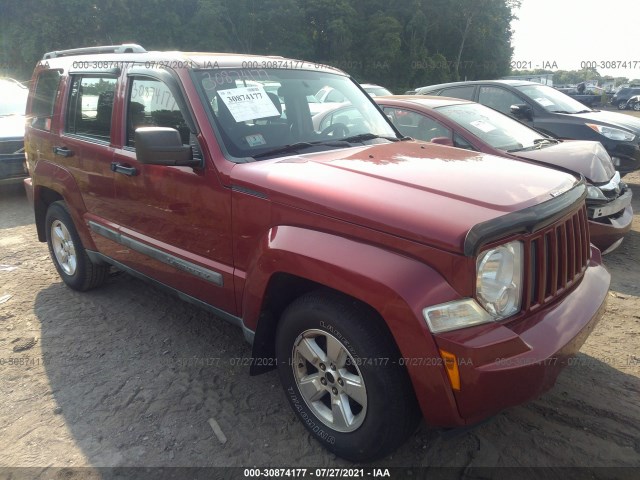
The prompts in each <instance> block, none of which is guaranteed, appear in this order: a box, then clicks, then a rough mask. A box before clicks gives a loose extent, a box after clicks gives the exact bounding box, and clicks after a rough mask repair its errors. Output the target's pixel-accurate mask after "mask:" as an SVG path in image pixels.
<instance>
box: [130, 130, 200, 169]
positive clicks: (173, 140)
mask: <svg viewBox="0 0 640 480" xmlns="http://www.w3.org/2000/svg"><path fill="white" fill-rule="evenodd" d="M135 146H136V158H137V159H138V161H139V162H140V163H145V164H148V165H167V166H169V165H171V166H184V167H197V166H200V164H201V161H200V160H194V159H193V152H192V151H191V146H190V145H183V144H182V139H181V138H180V133H178V131H177V130H176V129H175V128H166V127H141V128H137V129H136V133H135Z"/></svg>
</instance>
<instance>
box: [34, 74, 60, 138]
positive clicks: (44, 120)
mask: <svg viewBox="0 0 640 480" xmlns="http://www.w3.org/2000/svg"><path fill="white" fill-rule="evenodd" d="M61 78H62V75H61V74H60V72H59V71H58V70H46V71H44V72H42V73H41V74H40V76H39V77H38V79H37V80H36V89H35V92H34V95H33V102H32V104H31V116H32V117H33V118H32V120H31V126H32V127H33V128H37V129H39V130H47V131H49V130H51V118H52V117H53V108H54V106H55V103H56V96H57V93H58V86H59V85H60V79H61Z"/></svg>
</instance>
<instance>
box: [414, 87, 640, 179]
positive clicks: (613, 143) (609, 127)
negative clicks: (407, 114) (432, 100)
mask: <svg viewBox="0 0 640 480" xmlns="http://www.w3.org/2000/svg"><path fill="white" fill-rule="evenodd" d="M416 93H417V94H419V95H441V96H444V97H453V98H462V99H464V100H472V101H474V102H478V103H482V104H483V105H486V106H488V107H491V108H493V109H495V110H498V111H499V112H502V113H505V114H507V115H511V116H512V117H514V118H516V119H517V120H520V121H521V122H523V123H525V124H527V125H528V126H530V127H532V128H535V129H536V130H540V131H542V132H544V133H546V134H548V135H551V136H553V137H557V138H561V139H567V140H592V141H596V142H600V143H602V145H603V146H604V148H605V149H606V150H607V152H609V155H611V160H612V161H613V164H614V166H615V167H616V170H618V171H619V172H620V173H621V174H625V173H629V172H632V171H634V170H637V169H638V168H640V120H639V119H637V118H635V117H633V116H630V115H624V114H620V113H617V112H603V111H600V110H592V109H591V108H589V107H586V106H585V105H583V104H582V103H580V102H578V101H577V100H574V99H573V98H571V97H569V96H568V95H565V94H564V93H562V92H559V91H558V90H556V89H555V88H553V87H549V86H547V85H541V84H539V83H534V82H526V81H519V80H478V81H473V82H455V83H443V84H440V85H430V86H428V87H422V88H417V89H416Z"/></svg>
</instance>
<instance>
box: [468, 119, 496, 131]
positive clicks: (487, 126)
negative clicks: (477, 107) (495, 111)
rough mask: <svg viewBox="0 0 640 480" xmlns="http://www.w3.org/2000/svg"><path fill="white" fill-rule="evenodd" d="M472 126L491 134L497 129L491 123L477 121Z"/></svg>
mask: <svg viewBox="0 0 640 480" xmlns="http://www.w3.org/2000/svg"><path fill="white" fill-rule="evenodd" d="M471 125H473V126H474V127H476V128H477V129H478V130H482V131H483V132H485V133H489V132H491V131H493V130H495V129H496V127H494V126H493V125H491V124H490V123H487V122H485V121H483V120H475V121H473V122H471Z"/></svg>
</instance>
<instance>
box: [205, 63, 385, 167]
mask: <svg viewBox="0 0 640 480" xmlns="http://www.w3.org/2000/svg"><path fill="white" fill-rule="evenodd" d="M196 76H197V80H198V81H199V83H200V86H201V87H202V88H201V92H202V93H203V94H204V96H205V97H206V98H205V103H206V104H207V105H209V107H210V109H211V110H210V113H211V114H212V117H213V120H214V127H215V128H216V130H217V132H218V134H219V138H220V140H221V141H222V142H223V143H224V146H225V148H226V150H227V152H228V153H229V154H230V155H231V156H233V157H238V158H242V159H246V158H247V157H253V158H268V157H269V156H274V155H282V154H283V153H290V154H295V153H297V152H298V151H299V150H302V149H304V151H305V153H306V152H315V151H321V150H327V149H332V148H338V147H340V148H345V147H350V146H354V145H362V144H363V143H380V142H384V143H387V142H388V141H391V140H397V135H396V133H395V131H394V130H393V127H391V125H390V124H389V122H388V121H387V119H386V118H385V117H384V115H382V114H381V113H380V111H379V110H378V109H377V108H376V106H375V105H374V104H373V103H372V102H371V100H370V99H369V98H368V97H367V96H366V95H365V94H364V93H363V92H362V91H361V90H360V89H359V88H358V87H357V86H356V84H355V83H353V81H352V80H351V79H349V78H348V77H346V76H344V75H338V74H333V73H329V72H322V71H308V70H287V69H263V70H250V69H237V70H236V69H225V70H220V69H215V70H203V71H199V72H197V73H196ZM323 87H327V88H331V89H332V90H333V91H336V92H339V93H340V94H341V95H342V96H343V97H344V102H341V103H340V104H339V105H336V107H338V106H340V107H344V106H351V107H352V109H353V110H354V111H355V113H352V114H351V115H347V116H344V115H343V116H335V120H334V121H331V122H330V124H323V128H322V129H320V127H319V122H318V119H317V118H314V117H317V115H318V114H319V113H318V111H317V101H318V99H317V98H316V97H315V96H314V94H315V93H316V92H318V91H319V90H321V89H322V88H323ZM325 125H326V126H325ZM363 134H367V135H366V136H363ZM387 138H388V139H387ZM288 150H290V152H288ZM271 152H273V155H271Z"/></svg>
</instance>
